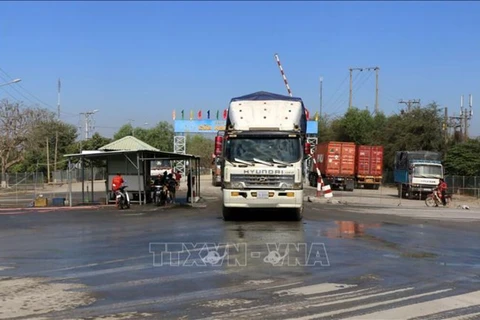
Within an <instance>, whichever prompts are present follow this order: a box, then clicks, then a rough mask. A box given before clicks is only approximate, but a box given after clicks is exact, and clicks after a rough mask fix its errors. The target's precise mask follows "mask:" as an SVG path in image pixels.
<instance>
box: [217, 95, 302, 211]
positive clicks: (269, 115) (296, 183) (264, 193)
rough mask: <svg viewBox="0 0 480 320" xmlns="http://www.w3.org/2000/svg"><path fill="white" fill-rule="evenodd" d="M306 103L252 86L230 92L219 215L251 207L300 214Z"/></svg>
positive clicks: (224, 138)
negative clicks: (250, 90)
mask: <svg viewBox="0 0 480 320" xmlns="http://www.w3.org/2000/svg"><path fill="white" fill-rule="evenodd" d="M306 127H307V119H306V109H305V106H304V104H303V101H302V99H301V98H296V97H290V96H284V95H279V94H274V93H269V92H264V91H261V92H256V93H252V94H249V95H245V96H241V97H237V98H233V99H231V101H230V105H229V107H228V115H227V121H226V127H225V133H224V137H223V161H222V194H223V208H222V209H223V217H224V219H225V220H231V219H232V218H233V211H232V210H235V211H238V212H239V213H244V212H245V210H246V209H250V208H255V209H258V208H272V209H273V208H275V209H282V210H283V209H284V210H288V211H290V213H291V214H292V216H293V218H294V219H295V220H301V219H302V214H303V175H304V171H303V170H302V165H303V162H304V160H305V157H306V154H305V152H306V151H305V150H309V149H310V145H309V144H308V143H307V141H306Z"/></svg>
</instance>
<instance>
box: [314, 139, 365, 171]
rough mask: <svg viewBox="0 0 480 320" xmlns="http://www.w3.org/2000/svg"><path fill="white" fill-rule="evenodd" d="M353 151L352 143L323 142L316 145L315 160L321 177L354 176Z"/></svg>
mask: <svg viewBox="0 0 480 320" xmlns="http://www.w3.org/2000/svg"><path fill="white" fill-rule="evenodd" d="M355 151H356V145H355V143H353V142H335V141H331V142H325V143H321V144H319V145H317V148H316V154H315V156H316V160H317V162H318V166H319V169H320V171H321V173H322V175H327V176H335V177H349V176H354V175H355Z"/></svg>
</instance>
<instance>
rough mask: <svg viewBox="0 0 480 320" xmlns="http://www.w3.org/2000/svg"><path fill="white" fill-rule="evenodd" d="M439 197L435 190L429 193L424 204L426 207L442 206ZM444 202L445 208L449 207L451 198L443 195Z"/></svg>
mask: <svg viewBox="0 0 480 320" xmlns="http://www.w3.org/2000/svg"><path fill="white" fill-rule="evenodd" d="M440 196H441V195H440ZM440 196H438V195H437V191H436V190H434V191H433V192H432V193H430V194H429V195H428V196H427V198H426V199H425V204H426V205H427V207H438V206H443V203H442V199H441V198H440ZM445 202H446V206H447V207H448V206H450V203H451V202H452V197H451V196H450V195H448V194H445Z"/></svg>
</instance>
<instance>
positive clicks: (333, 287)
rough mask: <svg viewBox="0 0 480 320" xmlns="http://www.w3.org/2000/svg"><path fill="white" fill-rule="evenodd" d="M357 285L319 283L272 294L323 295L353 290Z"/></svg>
mask: <svg viewBox="0 0 480 320" xmlns="http://www.w3.org/2000/svg"><path fill="white" fill-rule="evenodd" d="M356 286H357V285H351V284H340V283H319V284H314V285H310V286H305V287H298V288H293V289H288V290H282V291H276V292H274V294H278V295H281V296H283V295H312V294H317V293H325V292H331V291H337V290H342V289H347V288H353V287H356Z"/></svg>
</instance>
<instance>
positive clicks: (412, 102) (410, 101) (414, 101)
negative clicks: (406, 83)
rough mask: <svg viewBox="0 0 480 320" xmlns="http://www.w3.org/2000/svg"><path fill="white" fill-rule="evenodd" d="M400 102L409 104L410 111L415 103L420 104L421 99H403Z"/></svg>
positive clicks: (408, 109)
mask: <svg viewBox="0 0 480 320" xmlns="http://www.w3.org/2000/svg"><path fill="white" fill-rule="evenodd" d="M398 103H403V104H405V105H406V106H407V111H408V112H410V111H411V110H412V105H414V104H417V105H420V99H417V100H415V99H413V100H407V101H405V100H403V99H401V100H400V101H398Z"/></svg>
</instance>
